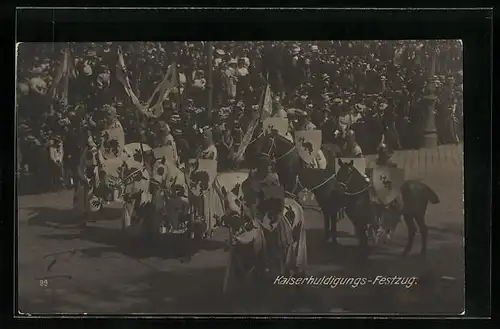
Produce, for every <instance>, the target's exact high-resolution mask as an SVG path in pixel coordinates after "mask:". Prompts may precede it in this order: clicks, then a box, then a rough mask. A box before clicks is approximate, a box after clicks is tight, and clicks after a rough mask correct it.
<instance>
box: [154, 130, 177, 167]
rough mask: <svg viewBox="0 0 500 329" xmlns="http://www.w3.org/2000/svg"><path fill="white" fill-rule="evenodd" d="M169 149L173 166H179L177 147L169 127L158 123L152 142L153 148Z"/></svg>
mask: <svg viewBox="0 0 500 329" xmlns="http://www.w3.org/2000/svg"><path fill="white" fill-rule="evenodd" d="M165 146H166V147H169V148H171V152H172V159H171V160H172V161H173V162H174V163H175V165H177V166H178V165H179V155H178V154H177V145H176V144H175V139H174V137H173V136H172V133H171V130H170V126H169V125H168V124H167V123H166V122H165V121H158V123H157V126H156V133H155V140H154V141H153V147H154V148H160V147H165Z"/></svg>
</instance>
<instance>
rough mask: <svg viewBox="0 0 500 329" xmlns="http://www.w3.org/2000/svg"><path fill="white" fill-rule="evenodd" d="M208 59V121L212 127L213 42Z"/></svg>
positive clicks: (208, 45)
mask: <svg viewBox="0 0 500 329" xmlns="http://www.w3.org/2000/svg"><path fill="white" fill-rule="evenodd" d="M207 52H208V54H207V58H208V65H207V66H208V72H207V73H208V74H207V92H208V99H207V103H208V104H207V119H208V124H209V125H212V102H213V88H214V86H213V69H212V65H213V57H212V55H213V42H212V41H209V42H207Z"/></svg>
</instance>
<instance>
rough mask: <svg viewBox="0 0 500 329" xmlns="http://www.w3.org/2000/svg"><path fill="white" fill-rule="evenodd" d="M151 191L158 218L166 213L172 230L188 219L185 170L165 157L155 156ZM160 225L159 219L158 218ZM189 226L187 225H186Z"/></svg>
mask: <svg viewBox="0 0 500 329" xmlns="http://www.w3.org/2000/svg"><path fill="white" fill-rule="evenodd" d="M154 161H155V163H154V165H153V168H152V174H151V186H150V191H151V193H152V194H153V197H154V199H155V202H154V204H155V205H156V212H155V214H156V216H155V218H156V219H159V218H158V215H160V216H161V215H162V213H164V214H165V215H166V216H167V217H168V218H169V221H168V223H167V224H169V226H170V228H171V229H172V230H177V229H179V228H180V227H181V226H182V225H183V224H184V223H185V222H186V220H187V219H188V217H189V216H187V215H188V212H189V201H188V186H187V182H186V177H185V175H184V172H183V171H182V170H180V169H179V168H178V167H177V166H176V165H175V164H174V163H173V162H171V161H168V160H167V159H165V157H162V158H160V159H156V158H155V160H154ZM156 222H157V224H158V225H155V226H157V227H159V224H160V223H159V221H158V220H156ZM186 227H187V225H186Z"/></svg>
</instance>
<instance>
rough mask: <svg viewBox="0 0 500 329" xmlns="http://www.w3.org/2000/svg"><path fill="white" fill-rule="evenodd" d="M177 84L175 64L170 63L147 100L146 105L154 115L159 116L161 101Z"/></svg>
mask: <svg viewBox="0 0 500 329" xmlns="http://www.w3.org/2000/svg"><path fill="white" fill-rule="evenodd" d="M177 85H178V74H177V64H176V63H175V62H174V63H172V64H171V65H170V66H169V67H168V69H167V73H166V74H165V77H164V78H163V80H162V81H161V82H160V84H159V85H158V86H157V87H156V89H155V91H154V92H153V94H152V95H151V97H150V98H149V100H148V102H147V107H151V110H152V112H153V113H154V115H155V116H159V115H160V114H161V113H162V112H163V107H162V103H163V101H164V100H165V99H166V98H167V96H168V95H169V93H170V92H171V91H172V90H173V89H174V88H176V87H177Z"/></svg>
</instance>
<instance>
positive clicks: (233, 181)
mask: <svg viewBox="0 0 500 329" xmlns="http://www.w3.org/2000/svg"><path fill="white" fill-rule="evenodd" d="M248 175H249V174H248V172H246V171H232V172H223V173H219V174H218V175H217V177H216V178H215V187H216V188H217V189H218V190H222V187H224V188H225V189H226V191H232V190H233V189H234V188H235V187H236V186H238V185H239V186H240V187H241V186H242V184H243V182H244V181H245V180H246V179H247V178H248Z"/></svg>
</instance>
